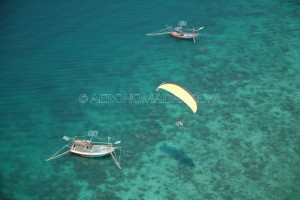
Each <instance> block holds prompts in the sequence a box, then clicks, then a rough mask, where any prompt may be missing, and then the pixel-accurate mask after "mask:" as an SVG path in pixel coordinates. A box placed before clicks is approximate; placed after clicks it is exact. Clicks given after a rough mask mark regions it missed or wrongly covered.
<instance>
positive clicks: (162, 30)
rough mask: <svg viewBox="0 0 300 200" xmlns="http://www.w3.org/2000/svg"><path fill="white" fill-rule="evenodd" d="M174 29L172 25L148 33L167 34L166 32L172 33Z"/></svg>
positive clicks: (153, 34) (149, 34) (151, 34)
mask: <svg viewBox="0 0 300 200" xmlns="http://www.w3.org/2000/svg"><path fill="white" fill-rule="evenodd" d="M171 30H172V26H169V27H167V28H164V29H161V30H158V31H155V32H152V33H147V34H146V35H147V36H155V35H166V34H170V33H171Z"/></svg>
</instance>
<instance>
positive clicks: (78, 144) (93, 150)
mask: <svg viewBox="0 0 300 200" xmlns="http://www.w3.org/2000/svg"><path fill="white" fill-rule="evenodd" d="M88 136H90V138H89V139H84V138H86V136H81V137H78V136H75V137H74V138H73V139H71V138H69V137H67V136H64V137H63V139H64V140H66V141H70V140H71V141H70V142H69V143H68V144H67V145H65V146H64V147H63V148H61V149H60V150H59V151H58V152H56V153H55V154H54V155H53V156H51V157H50V158H48V159H47V160H46V161H50V160H53V159H56V158H59V157H61V156H63V155H65V154H67V153H69V152H71V153H73V154H76V155H80V156H83V157H88V158H94V157H103V156H106V155H111V156H112V158H113V160H114V162H115V164H116V165H117V167H118V168H119V169H121V165H120V161H121V147H118V146H114V145H118V144H120V143H121V141H115V142H114V143H112V141H113V139H111V138H110V137H108V138H107V141H103V140H102V139H101V138H99V137H97V136H98V131H89V132H88ZM93 139H98V140H102V141H101V142H97V141H94V140H93ZM66 148H68V150H67V151H64V152H62V151H63V150H64V149H66ZM116 150H119V156H118V157H117V155H116V153H115V151H116ZM61 152H62V153H61Z"/></svg>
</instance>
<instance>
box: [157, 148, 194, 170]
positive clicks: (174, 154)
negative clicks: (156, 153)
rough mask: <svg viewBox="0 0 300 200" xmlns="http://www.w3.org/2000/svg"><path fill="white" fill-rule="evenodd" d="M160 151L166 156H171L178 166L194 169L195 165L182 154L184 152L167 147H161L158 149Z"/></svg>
mask: <svg viewBox="0 0 300 200" xmlns="http://www.w3.org/2000/svg"><path fill="white" fill-rule="evenodd" d="M160 150H162V151H163V152H165V153H166V154H168V155H169V156H171V157H172V158H174V159H175V160H177V161H178V162H179V163H180V164H182V165H184V166H186V167H189V168H194V167H195V163H194V161H193V159H191V158H190V157H189V156H188V155H186V153H184V151H182V150H178V149H176V148H174V147H172V146H169V145H166V144H164V145H162V146H161V147H160Z"/></svg>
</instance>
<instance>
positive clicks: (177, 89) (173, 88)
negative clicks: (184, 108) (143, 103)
mask: <svg viewBox="0 0 300 200" xmlns="http://www.w3.org/2000/svg"><path fill="white" fill-rule="evenodd" d="M159 89H164V90H166V91H168V92H170V93H172V94H174V95H175V96H176V97H178V98H179V99H181V100H182V101H183V102H184V103H186V105H188V106H189V107H190V108H191V109H192V111H193V112H194V113H196V112H197V109H198V106H197V102H196V100H195V99H194V97H193V96H192V94H191V93H190V92H189V91H188V90H186V89H184V88H183V87H182V86H180V85H177V84H174V83H162V84H161V85H160V86H158V87H157V88H156V91H158V90H159Z"/></svg>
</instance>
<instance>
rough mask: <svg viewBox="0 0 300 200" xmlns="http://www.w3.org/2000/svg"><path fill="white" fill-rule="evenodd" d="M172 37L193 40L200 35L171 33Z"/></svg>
mask: <svg viewBox="0 0 300 200" xmlns="http://www.w3.org/2000/svg"><path fill="white" fill-rule="evenodd" d="M170 35H171V36H173V37H175V38H180V39H193V38H196V37H198V36H199V34H198V33H178V32H175V31H173V32H171V33H170Z"/></svg>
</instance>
